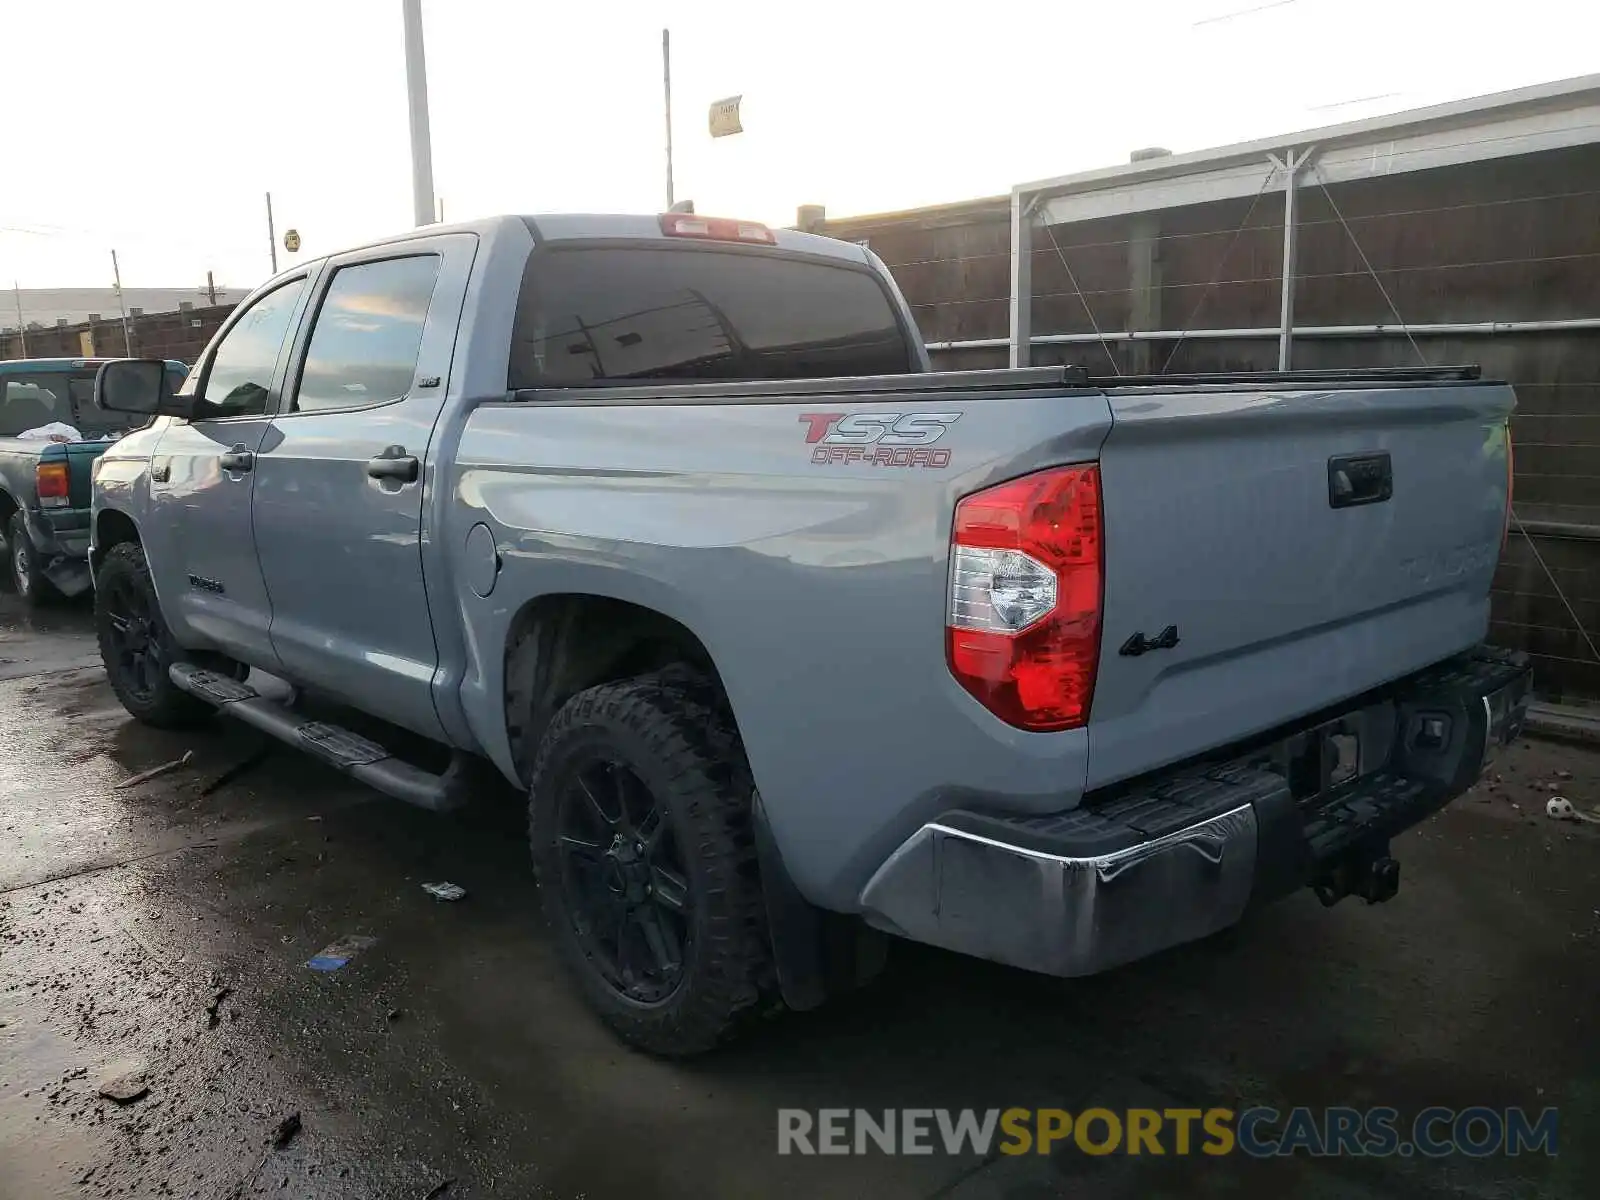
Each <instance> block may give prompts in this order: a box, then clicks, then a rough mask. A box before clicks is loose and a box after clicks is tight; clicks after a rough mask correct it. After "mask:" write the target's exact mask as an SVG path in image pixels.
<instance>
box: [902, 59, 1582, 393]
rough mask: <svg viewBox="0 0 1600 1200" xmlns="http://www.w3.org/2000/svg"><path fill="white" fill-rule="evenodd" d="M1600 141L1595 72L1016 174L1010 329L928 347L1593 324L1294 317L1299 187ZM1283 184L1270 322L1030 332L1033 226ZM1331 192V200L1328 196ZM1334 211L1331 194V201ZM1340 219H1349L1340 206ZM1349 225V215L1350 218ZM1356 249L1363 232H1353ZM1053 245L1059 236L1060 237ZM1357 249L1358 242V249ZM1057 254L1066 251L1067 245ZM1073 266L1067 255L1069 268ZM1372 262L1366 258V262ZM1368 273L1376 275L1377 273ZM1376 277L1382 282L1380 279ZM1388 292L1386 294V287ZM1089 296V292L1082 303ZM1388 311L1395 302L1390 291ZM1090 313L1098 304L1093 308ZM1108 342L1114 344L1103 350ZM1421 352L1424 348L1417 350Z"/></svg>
mask: <svg viewBox="0 0 1600 1200" xmlns="http://www.w3.org/2000/svg"><path fill="white" fill-rule="evenodd" d="M1594 142H1600V75H1585V76H1582V77H1580V78H1577V79H1567V80H1560V81H1558V82H1555V83H1543V84H1537V85H1535V86H1533V87H1526V88H1519V89H1517V90H1515V91H1510V92H1500V93H1497V94H1495V95H1491V96H1480V97H1476V98H1474V99H1470V100H1459V101H1453V102H1451V103H1449V104H1438V105H1434V106H1432V107H1430V108H1420V109H1414V110H1412V111H1410V112H1404V113H1397V114H1394V115H1391V116H1385V117H1373V118H1370V119H1367V120H1362V121H1352V122H1349V123H1347V124H1343V125H1331V126H1328V127H1326V128H1322V129H1313V130H1307V131H1304V132H1301V133H1294V134H1286V135H1284V136H1282V137H1275V138H1266V139H1262V140H1260V141H1254V142H1242V143H1240V144H1238V145H1234V146H1223V147H1220V148H1218V149H1213V150H1200V151H1196V152H1194V153H1190V154H1175V155H1164V156H1161V157H1156V158H1146V159H1143V160H1142V161H1138V162H1132V163H1128V164H1126V165H1122V166H1116V167H1108V168H1102V169H1100V170H1095V171H1084V172H1081V173H1079V174H1076V175H1066V176H1062V177H1061V178H1058V179H1048V180H1042V181H1040V182H1037V183H1024V184H1019V185H1018V186H1017V187H1015V188H1013V189H1012V190H1011V302H1010V333H1009V336H1008V337H1006V338H1005V339H1000V338H982V339H977V340H973V341H956V342H935V343H930V344H929V346H928V349H930V350H968V349H980V348H996V347H999V346H1006V347H1008V348H1009V351H1010V363H1011V365H1012V366H1014V367H1025V366H1027V365H1029V362H1030V359H1031V349H1032V347H1033V346H1036V345H1050V344H1064V343H1065V344H1071V343H1091V344H1092V343H1096V342H1100V343H1103V344H1106V345H1107V346H1109V345H1110V344H1111V343H1117V342H1124V343H1128V342H1140V341H1144V342H1157V341H1159V342H1167V341H1173V340H1187V339H1223V338H1230V339H1231V338H1273V337H1275V338H1277V339H1278V367H1279V369H1281V370H1287V369H1289V367H1290V365H1291V359H1292V357H1293V345H1294V339H1295V338H1297V337H1302V338H1305V337H1317V338H1330V337H1370V336H1373V335H1382V334H1403V335H1405V336H1407V337H1409V338H1411V339H1413V343H1414V342H1415V339H1416V338H1418V337H1424V336H1438V335H1459V334H1483V333H1536V332H1546V331H1566V330H1575V329H1600V315H1596V316H1592V317H1578V318H1572V319H1568V320H1552V321H1476V322H1466V323H1442V324H1426V325H1407V324H1406V323H1405V322H1404V321H1403V320H1402V319H1401V317H1400V314H1399V313H1398V312H1394V323H1393V324H1379V325H1320V326H1296V325H1295V323H1294V287H1293V280H1294V277H1295V249H1296V240H1297V236H1298V229H1297V223H1296V218H1295V208H1296V193H1297V191H1298V190H1299V189H1300V188H1302V187H1305V186H1308V185H1313V186H1319V187H1321V188H1322V189H1323V190H1324V192H1326V189H1327V188H1328V186H1329V185H1332V184H1337V183H1349V182H1356V181H1360V180H1364V179H1380V178H1387V177H1389V176H1393V175H1401V174H1406V173H1408V172H1412V171H1425V170H1429V169H1432V168H1435V167H1447V166H1456V165H1460V164H1464V163H1472V162H1483V161H1487V160H1491V159H1497V158H1507V157H1510V156H1513V155H1522V154H1532V153H1536V152H1538V151H1541V150H1556V149H1563V148H1567V147H1571V146H1581V145H1587V144H1590V143H1594ZM1273 187H1276V188H1279V189H1281V190H1282V192H1283V214H1284V223H1283V224H1284V230H1283V266H1282V277H1281V285H1280V286H1281V288H1282V293H1283V299H1282V305H1281V316H1280V321H1279V324H1278V325H1277V326H1276V327H1266V328H1249V329H1190V330H1182V329H1130V330H1120V331H1119V330H1107V331H1101V330H1099V329H1096V331H1095V332H1093V333H1049V334H1042V335H1035V334H1034V333H1033V320H1032V316H1033V249H1034V247H1033V235H1034V231H1035V229H1037V228H1040V227H1043V228H1045V229H1046V230H1048V229H1049V227H1051V226H1054V225H1063V224H1071V223H1074V222H1078V221H1090V220H1095V219H1097V218H1102V217H1112V216H1125V215H1130V214H1134V213H1144V212H1153V211H1157V210H1161V209H1168V208H1177V207H1181V206H1184V205H1191V204H1205V203H1208V202H1211V201H1215V200H1228V199H1235V198H1240V197H1252V196H1253V197H1260V196H1261V195H1262V193H1264V192H1266V191H1267V190H1269V189H1271V188H1273ZM1328 199H1329V200H1330V202H1331V201H1332V196H1331V195H1329V196H1328ZM1334 207H1335V211H1336V212H1337V205H1335V206H1334ZM1339 220H1340V223H1341V224H1345V222H1344V218H1343V215H1342V214H1339ZM1345 228H1346V230H1347V231H1348V229H1349V226H1348V224H1345ZM1357 249H1358V251H1359V250H1360V247H1359V243H1358V244H1357ZM1057 251H1058V253H1059V252H1060V248H1059V247H1057ZM1362 257H1363V261H1364V260H1365V253H1364V252H1362ZM1063 261H1065V259H1064V256H1063ZM1068 270H1069V272H1070V267H1069V268H1068ZM1369 270H1370V264H1369ZM1374 278H1375V279H1376V278H1377V276H1376V274H1375V273H1374ZM1379 287H1380V289H1381V288H1382V283H1381V281H1379ZM1384 299H1385V300H1386V301H1388V300H1389V297H1388V294H1387V292H1385V293H1384ZM1085 307H1087V303H1086V304H1085ZM1389 307H1390V310H1391V312H1393V309H1394V305H1393V302H1392V301H1389ZM1090 320H1091V324H1093V323H1094V320H1093V314H1091V316H1090ZM1108 354H1109V351H1108ZM1419 354H1420V351H1419Z"/></svg>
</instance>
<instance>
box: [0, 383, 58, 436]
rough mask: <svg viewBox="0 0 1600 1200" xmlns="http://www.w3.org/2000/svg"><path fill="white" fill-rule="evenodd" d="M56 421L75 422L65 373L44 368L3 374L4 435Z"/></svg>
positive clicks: (0, 430)
mask: <svg viewBox="0 0 1600 1200" xmlns="http://www.w3.org/2000/svg"><path fill="white" fill-rule="evenodd" d="M56 422H60V423H61V424H63V425H70V424H72V399H71V397H70V396H69V395H68V393H67V377H66V376H65V375H63V374H60V373H57V372H44V371H40V372H37V373H34V374H26V375H25V374H16V375H0V437H16V436H18V435H19V434H22V433H25V432H27V431H28V430H30V429H38V428H39V427H40V426H41V425H50V424H53V423H56Z"/></svg>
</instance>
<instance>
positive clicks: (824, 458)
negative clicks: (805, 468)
mask: <svg viewBox="0 0 1600 1200" xmlns="http://www.w3.org/2000/svg"><path fill="white" fill-rule="evenodd" d="M960 417H961V414H960V413H958V412H942V413H897V412H881V413H801V414H800V420H801V422H802V423H803V424H804V425H805V426H806V443H807V444H808V445H810V446H813V447H815V448H814V449H813V450H812V451H811V461H812V462H814V463H821V464H824V465H826V464H831V463H870V464H872V465H873V466H878V467H948V466H949V465H950V451H949V450H946V449H945V448H943V447H939V448H937V449H935V448H933V443H934V442H937V441H938V440H939V439H940V438H942V437H943V436H944V435H945V432H946V431H947V430H948V429H949V428H950V426H952V425H954V424H955V423H956V421H958V420H959V419H960Z"/></svg>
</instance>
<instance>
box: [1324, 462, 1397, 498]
mask: <svg viewBox="0 0 1600 1200" xmlns="http://www.w3.org/2000/svg"><path fill="white" fill-rule="evenodd" d="M1393 495H1394V466H1393V464H1392V463H1390V461H1389V452H1388V451H1387V450H1381V451H1378V452H1376V453H1372V454H1341V455H1339V456H1337V457H1335V458H1330V459H1329V460H1328V507H1329V508H1355V507H1356V506H1357V505H1360V504H1382V503H1383V502H1384V501H1385V500H1387V499H1389V498H1390V497H1391V496H1393Z"/></svg>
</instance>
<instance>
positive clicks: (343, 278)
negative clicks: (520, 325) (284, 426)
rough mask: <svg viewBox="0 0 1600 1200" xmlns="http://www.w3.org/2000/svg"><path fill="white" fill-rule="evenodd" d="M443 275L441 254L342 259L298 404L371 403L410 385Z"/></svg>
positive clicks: (297, 407) (305, 407) (301, 408)
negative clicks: (351, 261)
mask: <svg viewBox="0 0 1600 1200" xmlns="http://www.w3.org/2000/svg"><path fill="white" fill-rule="evenodd" d="M438 277H439V256H438V255H437V254H416V255H411V256H408V257H406V258H386V259H380V260H378V261H376V262H364V263H354V264H352V265H350V266H347V267H340V268H339V270H338V271H337V272H336V273H335V274H334V276H333V282H332V283H330V284H329V285H328V293H327V295H326V296H325V297H324V298H323V301H322V307H321V308H320V309H319V310H318V312H317V320H316V324H315V325H313V326H312V328H311V345H310V346H309V348H308V349H307V350H306V361H305V367H304V368H303V369H302V370H301V372H300V385H299V387H298V389H297V390H296V393H295V398H294V406H293V411H295V412H327V411H329V410H331V409H343V408H366V407H369V406H371V405H375V404H387V403H389V401H391V400H398V399H400V398H401V397H402V396H404V395H406V394H407V393H408V392H410V391H411V377H412V374H413V373H414V372H415V371H416V369H417V353H418V351H419V350H420V349H421V347H422V330H423V326H424V325H426V323H427V320H428V305H429V303H430V302H431V301H432V299H433V285H434V282H435V281H436V280H437V279H438Z"/></svg>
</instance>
